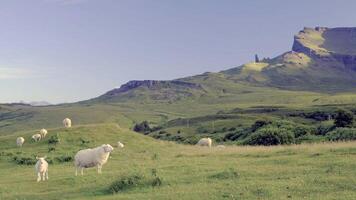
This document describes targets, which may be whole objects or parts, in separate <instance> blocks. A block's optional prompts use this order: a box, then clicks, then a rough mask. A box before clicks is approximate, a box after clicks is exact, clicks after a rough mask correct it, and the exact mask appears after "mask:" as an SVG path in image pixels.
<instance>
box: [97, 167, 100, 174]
mask: <svg viewBox="0 0 356 200" xmlns="http://www.w3.org/2000/svg"><path fill="white" fill-rule="evenodd" d="M97 168H98V174H101V165H98V166H97Z"/></svg>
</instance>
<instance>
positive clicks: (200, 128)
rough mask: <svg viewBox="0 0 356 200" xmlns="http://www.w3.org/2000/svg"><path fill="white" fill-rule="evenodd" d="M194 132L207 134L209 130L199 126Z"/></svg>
mask: <svg viewBox="0 0 356 200" xmlns="http://www.w3.org/2000/svg"><path fill="white" fill-rule="evenodd" d="M196 131H197V132H198V133H208V132H209V130H208V129H206V128H205V127H203V126H199V127H198V128H197V130H196Z"/></svg>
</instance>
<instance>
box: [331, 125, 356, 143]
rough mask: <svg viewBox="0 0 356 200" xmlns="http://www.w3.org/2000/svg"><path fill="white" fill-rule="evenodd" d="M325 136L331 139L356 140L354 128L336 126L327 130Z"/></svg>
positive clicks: (355, 129)
mask: <svg viewBox="0 0 356 200" xmlns="http://www.w3.org/2000/svg"><path fill="white" fill-rule="evenodd" d="M326 137H327V138H328V139H329V140H331V141H338V140H356V128H337V129H336V130H334V131H331V132H329V133H328V134H327V135H326Z"/></svg>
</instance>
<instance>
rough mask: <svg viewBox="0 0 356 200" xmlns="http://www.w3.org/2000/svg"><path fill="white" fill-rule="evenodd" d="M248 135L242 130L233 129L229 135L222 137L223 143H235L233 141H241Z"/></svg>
mask: <svg viewBox="0 0 356 200" xmlns="http://www.w3.org/2000/svg"><path fill="white" fill-rule="evenodd" d="M247 134H248V132H247V131H245V130H243V129H235V131H234V132H231V133H227V134H226V135H225V136H224V139H223V140H224V141H229V140H230V141H235V140H239V139H242V138H244V137H246V135H247Z"/></svg>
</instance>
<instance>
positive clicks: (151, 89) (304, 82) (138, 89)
mask: <svg viewBox="0 0 356 200" xmlns="http://www.w3.org/2000/svg"><path fill="white" fill-rule="evenodd" d="M354 44H355V45H354ZM343 47H344V48H343ZM355 78H356V28H354V27H339V28H327V27H315V28H308V27H305V28H304V29H303V30H301V31H299V32H298V33H297V34H296V35H295V36H294V40H293V45H292V48H291V50H290V51H287V52H285V53H282V54H281V55H279V56H276V57H275V58H272V59H269V58H267V59H262V60H261V61H259V62H251V63H246V64H244V65H241V66H238V67H234V68H230V69H227V70H223V71H220V72H217V73H204V74H199V75H195V76H190V77H184V78H179V79H174V80H163V81H161V80H142V81H138V80H134V81H129V82H127V83H126V84H123V85H122V86H121V87H120V88H115V89H113V90H110V91H108V92H106V93H105V94H103V95H101V96H99V97H98V98H99V99H111V100H113V98H114V97H115V98H114V99H115V100H120V99H121V100H124V101H125V99H126V100H127V99H130V98H131V99H135V98H138V97H140V98H141V97H143V96H145V98H144V99H145V100H147V99H152V100H169V101H172V100H173V101H175V100H180V99H182V98H199V97H201V96H214V94H216V93H220V92H221V91H229V90H231V88H234V87H235V86H234V85H233V84H243V85H249V86H254V87H271V88H276V89H282V90H293V91H311V92H321V93H339V92H350V91H351V92H354V91H356V90H355V87H356V79H355ZM216 79H218V80H216ZM209 81H218V82H216V84H215V85H214V83H212V82H209ZM168 90H169V92H168ZM220 90H221V91H220ZM159 93H162V94H159ZM175 93H176V94H175ZM147 94H148V95H147Z"/></svg>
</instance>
